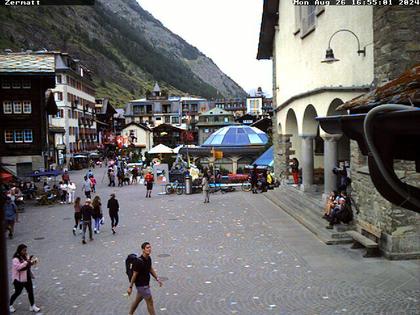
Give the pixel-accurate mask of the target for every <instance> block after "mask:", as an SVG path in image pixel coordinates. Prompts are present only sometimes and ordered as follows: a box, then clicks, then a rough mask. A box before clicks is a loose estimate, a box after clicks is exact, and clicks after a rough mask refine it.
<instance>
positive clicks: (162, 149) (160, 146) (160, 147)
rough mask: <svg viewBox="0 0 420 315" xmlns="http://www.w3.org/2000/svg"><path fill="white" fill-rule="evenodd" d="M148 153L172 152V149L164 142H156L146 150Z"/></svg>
mask: <svg viewBox="0 0 420 315" xmlns="http://www.w3.org/2000/svg"><path fill="white" fill-rule="evenodd" d="M148 153H149V154H172V153H174V150H172V149H171V148H170V147H167V146H166V145H164V144H158V145H157V146H155V147H153V148H151V149H150V150H149V152H148Z"/></svg>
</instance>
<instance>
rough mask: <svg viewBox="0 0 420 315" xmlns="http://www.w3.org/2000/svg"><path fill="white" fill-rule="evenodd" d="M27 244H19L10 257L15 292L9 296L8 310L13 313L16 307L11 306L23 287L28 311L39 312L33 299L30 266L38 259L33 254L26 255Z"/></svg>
mask: <svg viewBox="0 0 420 315" xmlns="http://www.w3.org/2000/svg"><path fill="white" fill-rule="evenodd" d="M27 248H28V247H27V246H26V245H25V244H20V245H19V246H18V247H17V249H16V252H15V254H14V255H13V259H12V280H13V285H14V287H15V293H13V295H12V296H11V297H10V302H9V311H10V313H14V312H15V311H16V309H15V308H14V306H13V303H14V302H15V300H16V298H17V297H18V296H19V295H20V294H21V293H22V291H23V288H25V289H26V292H27V293H28V298H29V303H30V305H31V306H30V307H29V311H31V312H35V313H37V312H39V311H40V310H41V309H40V308H39V307H38V306H36V305H35V299H34V289H33V286H32V278H33V275H32V272H31V266H33V265H35V264H36V263H37V262H38V259H37V258H35V257H33V256H28V253H27Z"/></svg>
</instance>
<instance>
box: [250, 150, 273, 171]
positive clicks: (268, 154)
mask: <svg viewBox="0 0 420 315" xmlns="http://www.w3.org/2000/svg"><path fill="white" fill-rule="evenodd" d="M273 151H274V150H273V146H271V147H270V148H269V149H268V150H267V151H265V152H264V153H263V154H261V155H260V156H259V157H258V159H256V160H255V161H254V162H253V163H252V165H254V164H256V165H257V166H271V167H272V166H273V164H274V152H273Z"/></svg>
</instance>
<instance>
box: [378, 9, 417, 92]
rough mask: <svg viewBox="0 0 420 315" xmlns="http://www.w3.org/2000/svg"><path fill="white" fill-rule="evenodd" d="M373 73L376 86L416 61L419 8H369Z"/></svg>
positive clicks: (394, 76) (411, 65) (397, 74)
mask: <svg viewBox="0 0 420 315" xmlns="http://www.w3.org/2000/svg"><path fill="white" fill-rule="evenodd" d="M373 28H374V31H373V43H374V46H373V47H374V68H375V70H374V74H375V79H376V81H377V83H378V84H379V85H382V84H383V83H385V82H387V81H389V80H392V79H394V78H396V77H397V76H399V75H400V74H401V73H403V72H404V71H405V70H407V69H409V68H411V67H413V66H414V65H415V64H418V63H419V62H420V31H419V30H420V7H418V6H411V7H403V6H401V7H400V6H392V7H390V6H383V7H380V6H375V7H374V8H373Z"/></svg>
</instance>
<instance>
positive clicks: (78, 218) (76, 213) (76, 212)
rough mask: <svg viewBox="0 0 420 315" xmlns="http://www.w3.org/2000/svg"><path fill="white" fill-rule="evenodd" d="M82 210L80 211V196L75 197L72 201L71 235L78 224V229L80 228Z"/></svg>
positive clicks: (74, 233) (74, 232)
mask: <svg viewBox="0 0 420 315" xmlns="http://www.w3.org/2000/svg"><path fill="white" fill-rule="evenodd" d="M81 220H82V212H81V205H80V197H77V198H76V200H75V201H74V227H73V235H76V229H77V227H78V226H79V229H80V230H82V223H81Z"/></svg>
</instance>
